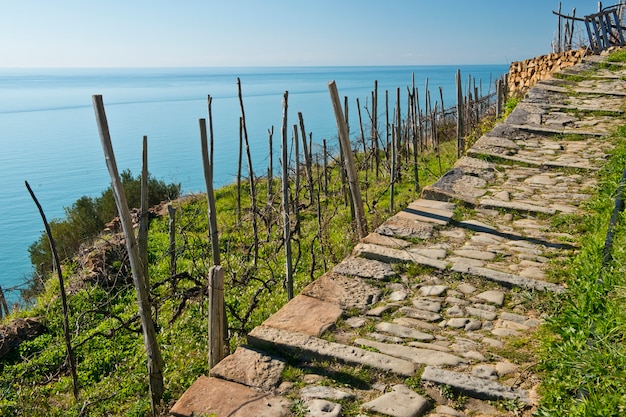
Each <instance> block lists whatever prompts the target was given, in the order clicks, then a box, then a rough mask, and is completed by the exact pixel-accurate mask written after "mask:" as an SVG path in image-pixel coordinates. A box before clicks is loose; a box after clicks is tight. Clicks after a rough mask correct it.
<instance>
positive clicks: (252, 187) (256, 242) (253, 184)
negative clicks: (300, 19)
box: [237, 78, 259, 265]
mask: <svg viewBox="0 0 626 417" xmlns="http://www.w3.org/2000/svg"><path fill="white" fill-rule="evenodd" d="M237 91H238V95H239V106H240V107H241V124H242V127H243V139H244V141H245V144H246V156H247V158H248V173H249V176H250V178H248V181H250V199H251V202H252V207H251V211H252V233H253V234H254V237H253V239H254V265H256V264H257V261H258V260H259V228H258V224H257V216H258V213H257V208H256V202H257V196H256V179H255V178H254V170H253V169H252V156H251V154H250V142H249V140H248V128H247V127H246V113H245V111H244V107H243V97H242V95H241V80H240V79H239V78H237Z"/></svg>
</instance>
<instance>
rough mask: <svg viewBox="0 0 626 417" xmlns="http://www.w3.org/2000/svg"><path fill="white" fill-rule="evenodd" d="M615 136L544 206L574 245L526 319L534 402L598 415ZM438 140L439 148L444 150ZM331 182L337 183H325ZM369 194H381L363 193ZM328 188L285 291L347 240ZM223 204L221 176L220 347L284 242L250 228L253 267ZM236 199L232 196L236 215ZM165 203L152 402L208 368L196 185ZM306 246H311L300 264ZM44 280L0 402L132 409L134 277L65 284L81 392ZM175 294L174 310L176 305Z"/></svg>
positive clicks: (32, 410)
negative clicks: (581, 195) (257, 245)
mask: <svg viewBox="0 0 626 417" xmlns="http://www.w3.org/2000/svg"><path fill="white" fill-rule="evenodd" d="M614 139H615V141H616V143H617V145H618V146H617V148H616V150H615V152H614V156H613V157H612V158H611V160H610V161H609V163H607V165H606V166H605V167H604V168H603V170H602V171H601V173H600V175H601V180H600V182H599V183H600V187H599V189H598V195H597V196H596V197H595V198H593V199H592V200H591V201H589V202H588V203H586V205H585V208H586V209H587V210H586V211H585V213H584V214H582V215H580V216H557V217H555V219H554V223H555V225H557V224H558V225H559V227H561V228H563V230H564V231H567V232H570V233H572V234H575V235H577V236H579V237H580V245H581V247H582V249H581V251H580V253H579V254H578V256H577V257H576V258H574V259H572V260H571V262H570V263H569V264H568V265H565V266H562V268H558V269H556V270H555V271H554V273H555V274H558V275H560V276H562V277H564V278H565V279H566V280H567V282H568V286H569V291H568V293H567V294H565V295H563V296H559V297H553V298H550V299H549V300H546V301H543V305H544V306H547V308H548V309H549V310H548V312H549V313H550V318H549V319H548V323H547V325H546V326H544V328H543V329H542V331H541V332H540V333H539V335H540V336H541V340H540V344H541V349H540V358H539V361H538V368H539V369H540V371H541V373H542V375H543V381H544V382H543V385H542V387H541V394H542V396H543V399H542V404H541V407H540V409H539V410H538V412H537V415H540V416H553V415H588V416H592V415H593V416H602V415H623V414H624V413H625V412H626V371H625V370H626V348H625V344H624V342H625V341H624V331H625V329H626V327H625V325H626V315H624V314H623V312H624V307H625V306H626V285H625V282H624V281H625V279H626V278H625V274H624V272H625V271H624V268H625V266H626V265H625V263H626V241H625V240H626V235H625V233H624V227H623V226H622V223H623V219H620V223H619V225H618V229H617V236H616V240H615V246H614V250H613V261H612V263H611V264H610V265H609V266H608V267H607V268H605V269H604V270H602V268H601V259H602V247H603V244H604V238H605V234H606V229H607V225H608V221H609V218H610V215H611V211H612V209H613V204H614V202H613V199H614V197H615V190H616V188H617V184H618V181H619V179H620V178H621V174H622V169H623V168H624V167H626V145H625V144H624V142H626V141H625V140H624V139H626V129H623V130H620V131H619V132H617V133H616V134H615V138H614ZM451 153H453V152H450V151H449V150H448V152H447V154H448V155H450V154H451ZM452 160H453V158H452V157H446V158H444V163H443V169H444V170H445V169H447V167H448V166H449V164H450V163H451V161H452ZM438 171H439V167H438V161H437V159H436V158H434V159H431V160H430V162H428V163H424V164H422V169H421V171H420V175H421V178H422V180H423V183H422V185H423V184H425V183H427V182H432V180H433V179H434V177H435V176H436V174H437V173H438ZM432 174H434V175H432ZM429 176H430V177H429ZM410 177H411V174H410V171H409V172H407V173H406V174H405V175H404V176H403V178H404V179H405V181H406V183H405V184H404V185H403V186H400V187H399V188H400V190H401V191H399V193H398V195H399V196H398V197H397V200H396V204H397V207H402V206H403V205H405V204H406V203H407V202H409V201H411V200H412V199H413V198H415V196H416V193H415V191H414V190H412V187H411V185H410V182H411V181H410V180H409V179H410ZM427 177H429V178H428V180H427V179H426V178H427ZM331 183H332V184H334V185H335V186H337V185H338V183H339V181H338V178H337V177H336V176H335V177H333V178H332V179H331ZM265 187H266V185H262V186H260V187H259V188H260V190H259V194H260V195H261V196H264V195H265V194H266V191H265V190H266V189H265ZM384 189H385V186H384V185H382V184H379V185H372V186H370V188H369V190H368V194H367V198H366V200H367V201H368V204H369V205H368V212H369V213H370V218H369V221H370V225H372V224H373V223H375V222H376V218H377V217H379V218H384V217H385V216H387V215H388V212H387V211H386V207H387V205H388V195H387V194H385V193H384ZM335 192H336V189H335V191H334V192H333V195H334V193H335ZM378 197H380V199H379V200H378V201H377V203H376V204H374V203H373V201H374V200H376V199H377V198H378ZM264 198H265V197H262V199H264ZM334 198H335V197H332V196H331V197H329V198H328V199H325V198H322V199H321V202H322V207H324V209H323V210H322V213H323V216H322V223H323V224H324V225H326V226H327V227H326V228H325V229H324V230H326V232H325V233H324V234H322V236H321V238H319V237H318V238H317V239H313V235H315V234H316V232H317V219H316V215H315V211H314V210H308V211H305V212H303V218H306V219H308V221H307V222H303V223H302V229H301V230H302V233H301V234H300V235H298V236H296V237H297V239H298V241H299V246H297V245H296V249H295V250H294V252H295V257H296V259H300V261H299V262H298V263H297V264H296V272H297V278H296V291H298V290H299V289H300V288H301V287H302V286H304V285H306V283H307V282H308V281H309V280H310V279H311V276H312V275H313V276H319V275H320V274H321V273H322V272H323V270H324V265H323V263H322V259H325V260H327V264H326V265H325V266H326V267H327V268H328V267H330V265H331V263H333V261H337V260H340V259H342V258H343V257H344V256H345V255H346V253H347V252H348V251H349V250H350V249H351V247H352V245H353V239H352V238H353V236H352V232H351V227H350V221H349V210H348V209H347V207H345V206H344V205H342V203H340V202H339V203H338V202H337V200H336V199H334ZM339 200H341V199H340V198H339ZM248 204H249V200H248V199H247V198H246V196H244V200H243V207H248ZM264 205H265V203H263V204H262V205H261V206H264ZM234 207H235V191H234V188H232V187H225V188H223V189H221V190H219V191H218V212H219V213H220V231H221V233H222V235H221V246H222V247H221V250H222V253H223V254H224V262H223V263H224V265H226V271H227V282H228V284H229V286H228V288H229V291H228V294H227V303H228V304H229V306H230V308H231V310H230V311H229V325H230V327H231V334H232V338H231V348H232V347H234V345H236V344H237V343H239V342H240V341H241V340H242V339H241V338H242V336H243V334H244V333H245V331H247V330H249V329H251V328H252V327H254V326H255V325H256V324H258V323H260V322H261V321H262V320H263V319H264V318H265V317H268V316H269V315H270V314H272V313H273V312H274V311H276V310H277V309H278V308H279V306H280V305H282V304H283V303H284V301H285V294H284V289H283V282H282V280H283V278H284V277H283V273H282V268H283V259H282V257H281V255H280V253H282V250H283V248H282V245H281V244H280V242H279V240H280V239H279V238H278V235H279V233H280V227H279V226H276V225H275V226H274V227H273V228H271V230H270V231H269V232H268V230H267V229H266V228H262V230H263V233H264V236H266V237H267V238H266V239H264V240H267V242H268V244H267V245H264V246H263V248H262V249H261V253H262V259H263V262H261V263H259V264H258V265H257V266H256V267H253V266H251V262H250V247H251V241H250V238H249V235H246V233H245V231H246V229H249V228H250V226H249V223H246V222H242V223H241V224H238V223H237V222H236V221H234V220H233V219H235V218H236V213H235V209H234ZM246 213H247V211H245V210H244V217H245V216H247V214H246ZM265 214H266V217H267V218H270V217H271V216H279V213H278V212H276V211H272V210H268V211H265ZM178 215H179V217H178V227H177V229H178V230H179V231H180V235H179V237H178V238H177V239H178V242H177V244H178V247H179V252H180V254H179V267H178V271H179V273H180V272H183V271H184V272H186V273H187V275H183V276H182V277H181V279H180V280H179V281H178V282H177V283H176V285H173V284H174V283H173V282H171V281H167V280H166V277H167V276H168V268H169V266H168V255H167V245H168V235H167V220H165V219H160V220H157V221H155V222H153V224H152V226H151V235H150V255H149V256H150V268H151V270H150V271H151V277H152V283H153V287H154V290H153V295H154V299H155V304H156V305H158V324H159V326H160V332H159V341H160V343H161V348H162V351H163V356H164V359H165V363H166V368H165V372H164V374H165V384H166V392H165V398H164V402H165V404H168V403H169V402H170V401H173V400H175V399H176V398H178V396H179V395H180V394H181V393H182V392H183V391H184V390H185V389H186V388H187V387H188V386H189V385H190V384H191V382H193V381H194V380H195V378H196V377H197V376H198V375H199V374H203V373H206V372H207V365H206V339H207V337H206V334H207V328H206V303H205V302H204V301H203V298H202V297H201V292H200V287H199V284H202V282H203V277H204V276H205V275H206V271H207V270H208V267H209V266H210V265H209V263H208V261H207V259H210V256H208V254H209V248H208V243H207V239H206V234H207V232H206V205H205V203H204V200H203V198H199V199H190V200H189V201H186V202H183V203H181V204H180V205H179V211H178ZM242 225H243V226H242ZM246 225H247V226H246ZM104 238H105V239H106V236H105V237H104ZM311 248H313V249H311ZM311 251H312V252H313V253H315V254H316V264H315V266H314V267H313V268H312V267H311V262H310V253H311ZM298 256H299V258H298ZM78 264H79V263H78V262H74V263H73V264H68V265H66V266H65V270H64V272H65V275H66V276H69V275H73V276H80V275H81V273H82V272H81V270H80V267H79V265H78ZM118 266H119V265H113V266H112V268H113V269H115V268H116V267H118ZM311 270H313V272H311ZM112 272H115V270H114V271H112ZM122 272H123V271H122ZM120 276H121V275H120ZM74 279H76V278H74ZM56 294H58V287H56V288H55V283H54V280H51V281H50V282H49V283H48V285H47V288H46V291H45V293H44V294H42V295H41V296H40V298H39V301H38V303H37V304H36V306H35V307H34V308H32V309H30V310H28V311H23V312H20V313H19V314H20V315H21V316H40V317H45V320H46V324H47V327H48V330H49V331H48V333H46V334H45V335H43V336H41V337H39V338H37V339H35V340H33V341H30V342H27V343H25V344H23V345H22V346H21V347H20V349H19V351H16V352H14V354H13V355H12V357H11V358H8V359H5V360H3V361H2V362H0V415H1V416H4V415H28V416H48V415H52V416H54V415H58V416H65V415H74V416H78V415H128V416H132V415H137V416H139V415H145V414H146V412H147V410H148V409H149V404H148V401H147V382H146V371H145V358H144V354H143V349H142V342H141V336H140V334H139V333H137V332H136V330H137V327H138V325H137V321H136V320H134V321H133V320H132V318H133V316H134V315H135V314H136V304H135V298H134V297H135V295H134V290H133V288H132V287H131V286H130V285H128V284H127V285H121V286H118V287H116V288H115V289H110V290H106V289H103V288H101V287H100V286H95V285H88V286H86V287H85V288H84V289H83V290H81V291H79V292H76V293H73V294H71V296H70V303H71V310H72V312H73V313H72V320H71V323H72V324H71V327H72V330H73V332H74V336H73V344H74V345H75V346H76V354H77V357H78V367H79V369H78V373H79V379H80V389H81V398H80V400H79V401H78V402H76V403H75V402H74V400H73V398H72V396H71V381H70V379H69V376H68V375H69V372H68V370H67V366H66V365H65V354H64V349H63V342H62V324H61V319H60V317H61V315H60V311H61V309H60V301H59V300H58V298H57V296H56ZM255 300H256V301H255ZM250 302H254V303H256V308H254V309H251V310H250V311H249V314H248V306H249V304H250ZM181 306H182V313H181V314H180V315H178V316H177V311H178V310H179V308H180V307H181ZM122 324H126V325H125V326H122Z"/></svg>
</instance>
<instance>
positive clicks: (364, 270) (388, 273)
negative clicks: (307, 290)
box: [333, 256, 397, 281]
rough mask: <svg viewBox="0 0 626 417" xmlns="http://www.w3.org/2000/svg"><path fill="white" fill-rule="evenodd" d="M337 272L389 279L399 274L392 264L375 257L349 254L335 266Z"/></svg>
mask: <svg viewBox="0 0 626 417" xmlns="http://www.w3.org/2000/svg"><path fill="white" fill-rule="evenodd" d="M333 272H334V273H336V274H342V275H346V276H358V277H361V278H371V279H377V280H381V281H387V280H389V279H391V278H393V277H395V276H396V275H397V274H396V273H395V272H394V270H393V268H392V267H391V265H389V264H387V263H385V262H381V261H378V260H375V259H366V258H360V257H355V256H349V257H347V258H346V259H344V260H343V261H341V262H340V263H339V264H337V265H336V266H335V267H334V268H333Z"/></svg>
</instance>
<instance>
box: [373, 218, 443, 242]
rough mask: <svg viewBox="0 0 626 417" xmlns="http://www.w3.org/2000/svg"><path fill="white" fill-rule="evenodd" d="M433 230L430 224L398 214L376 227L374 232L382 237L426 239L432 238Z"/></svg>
mask: <svg viewBox="0 0 626 417" xmlns="http://www.w3.org/2000/svg"><path fill="white" fill-rule="evenodd" d="M433 230H434V228H433V225H432V224H431V223H425V222H421V221H418V220H417V218H416V216H413V215H410V214H407V213H403V212H400V213H398V214H396V215H394V216H391V217H390V218H389V219H387V220H386V221H385V222H384V223H383V224H381V225H380V226H378V227H377V228H376V230H375V232H376V233H379V234H381V235H384V236H392V237H401V238H410V239H428V238H430V237H432V235H433Z"/></svg>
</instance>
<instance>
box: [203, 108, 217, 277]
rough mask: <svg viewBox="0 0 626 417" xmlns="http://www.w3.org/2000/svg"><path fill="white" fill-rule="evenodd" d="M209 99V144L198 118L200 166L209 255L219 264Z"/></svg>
mask: <svg viewBox="0 0 626 417" xmlns="http://www.w3.org/2000/svg"><path fill="white" fill-rule="evenodd" d="M210 109H211V99H210V96H209V125H210V126H211V146H210V151H209V146H208V142H207V130H206V120H205V119H200V144H201V147H202V166H203V167H204V182H205V186H206V198H207V214H208V217H209V239H210V240H211V255H212V258H213V265H220V240H219V235H218V232H217V210H216V208H215V193H214V192H213V122H212V121H211V119H212V117H211V110H210Z"/></svg>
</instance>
